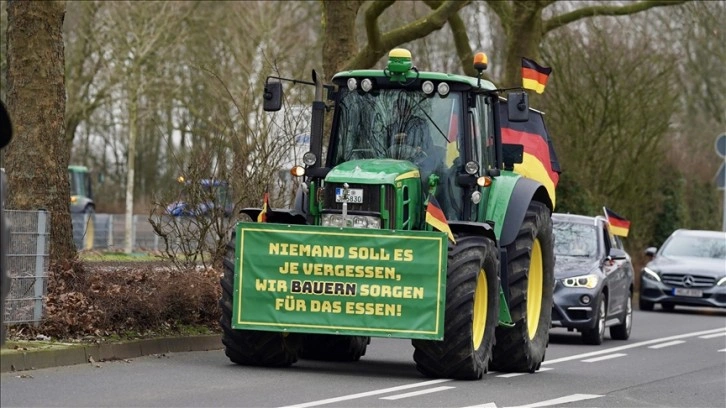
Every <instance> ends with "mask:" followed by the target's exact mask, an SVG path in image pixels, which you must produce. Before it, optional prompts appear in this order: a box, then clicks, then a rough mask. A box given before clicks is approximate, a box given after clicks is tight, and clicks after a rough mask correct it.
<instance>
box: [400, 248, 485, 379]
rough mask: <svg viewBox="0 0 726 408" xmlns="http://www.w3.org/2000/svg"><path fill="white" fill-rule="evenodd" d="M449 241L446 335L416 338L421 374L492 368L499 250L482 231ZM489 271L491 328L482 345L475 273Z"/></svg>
mask: <svg viewBox="0 0 726 408" xmlns="http://www.w3.org/2000/svg"><path fill="white" fill-rule="evenodd" d="M456 241H457V244H456V245H455V246H454V245H452V243H451V242H450V243H449V254H448V265H447V273H446V310H445V316H444V339H443V340H441V341H436V340H418V339H416V340H413V341H412V344H413V346H414V348H415V351H414V354H413V358H414V361H415V362H416V368H417V369H418V370H419V372H421V373H422V374H424V375H426V376H429V377H434V378H453V379H459V380H475V379H480V378H481V377H482V376H483V374H485V373H486V372H487V366H488V363H489V360H490V356H491V348H492V345H493V342H494V330H495V328H496V325H497V322H498V319H499V276H498V271H499V253H498V251H497V248H496V245H495V243H494V242H493V241H491V240H490V239H488V238H485V237H483V236H466V235H464V236H462V235H457V237H456ZM482 267H483V268H484V269H485V271H486V274H487V276H486V278H487V283H488V293H487V295H488V302H487V303H488V304H487V316H486V328H485V332H484V338H483V340H482V344H481V346H480V347H479V349H478V350H475V349H474V346H473V343H472V321H473V310H474V294H475V290H476V279H477V276H478V273H479V270H480V269H481V268H482Z"/></svg>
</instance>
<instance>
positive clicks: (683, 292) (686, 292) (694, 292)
mask: <svg viewBox="0 0 726 408" xmlns="http://www.w3.org/2000/svg"><path fill="white" fill-rule="evenodd" d="M673 295H675V296H687V297H701V296H703V291H702V290H700V289H686V288H673Z"/></svg>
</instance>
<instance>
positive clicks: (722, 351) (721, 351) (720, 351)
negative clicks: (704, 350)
mask: <svg viewBox="0 0 726 408" xmlns="http://www.w3.org/2000/svg"><path fill="white" fill-rule="evenodd" d="M718 352H719V353H726V349H721V350H719V351H718Z"/></svg>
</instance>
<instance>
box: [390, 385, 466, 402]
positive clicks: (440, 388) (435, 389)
mask: <svg viewBox="0 0 726 408" xmlns="http://www.w3.org/2000/svg"><path fill="white" fill-rule="evenodd" d="M452 388H456V387H448V386H445V385H444V386H441V387H436V388H429V389H426V390H421V391H413V392H407V393H405V394H398V395H391V396H390V397H381V398H380V399H383V400H398V399H401V398H408V397H415V396H417V395H424V394H431V393H432V392H439V391H446V390H450V389H452Z"/></svg>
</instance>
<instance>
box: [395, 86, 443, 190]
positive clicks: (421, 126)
mask: <svg viewBox="0 0 726 408" xmlns="http://www.w3.org/2000/svg"><path fill="white" fill-rule="evenodd" d="M418 109H421V108H418ZM416 111H417V108H416V107H414V106H413V105H412V103H411V102H410V101H409V100H407V99H405V98H399V99H398V100H397V101H396V103H395V105H394V112H393V115H394V117H395V118H396V120H395V121H394V122H393V128H392V129H391V132H390V133H389V134H391V135H392V137H391V146H390V147H389V148H388V157H390V158H392V159H397V160H408V161H411V162H413V163H414V164H416V165H417V166H419V169H420V171H421V178H422V180H426V179H427V178H428V175H429V174H431V173H432V172H433V171H434V170H435V169H436V167H437V165H438V162H439V161H440V160H439V158H437V157H435V156H437V154H435V150H436V149H435V148H434V145H433V143H432V140H431V132H430V129H429V123H428V120H427V119H426V118H425V117H423V115H424V113H423V112H420V113H417V112H416Z"/></svg>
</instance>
